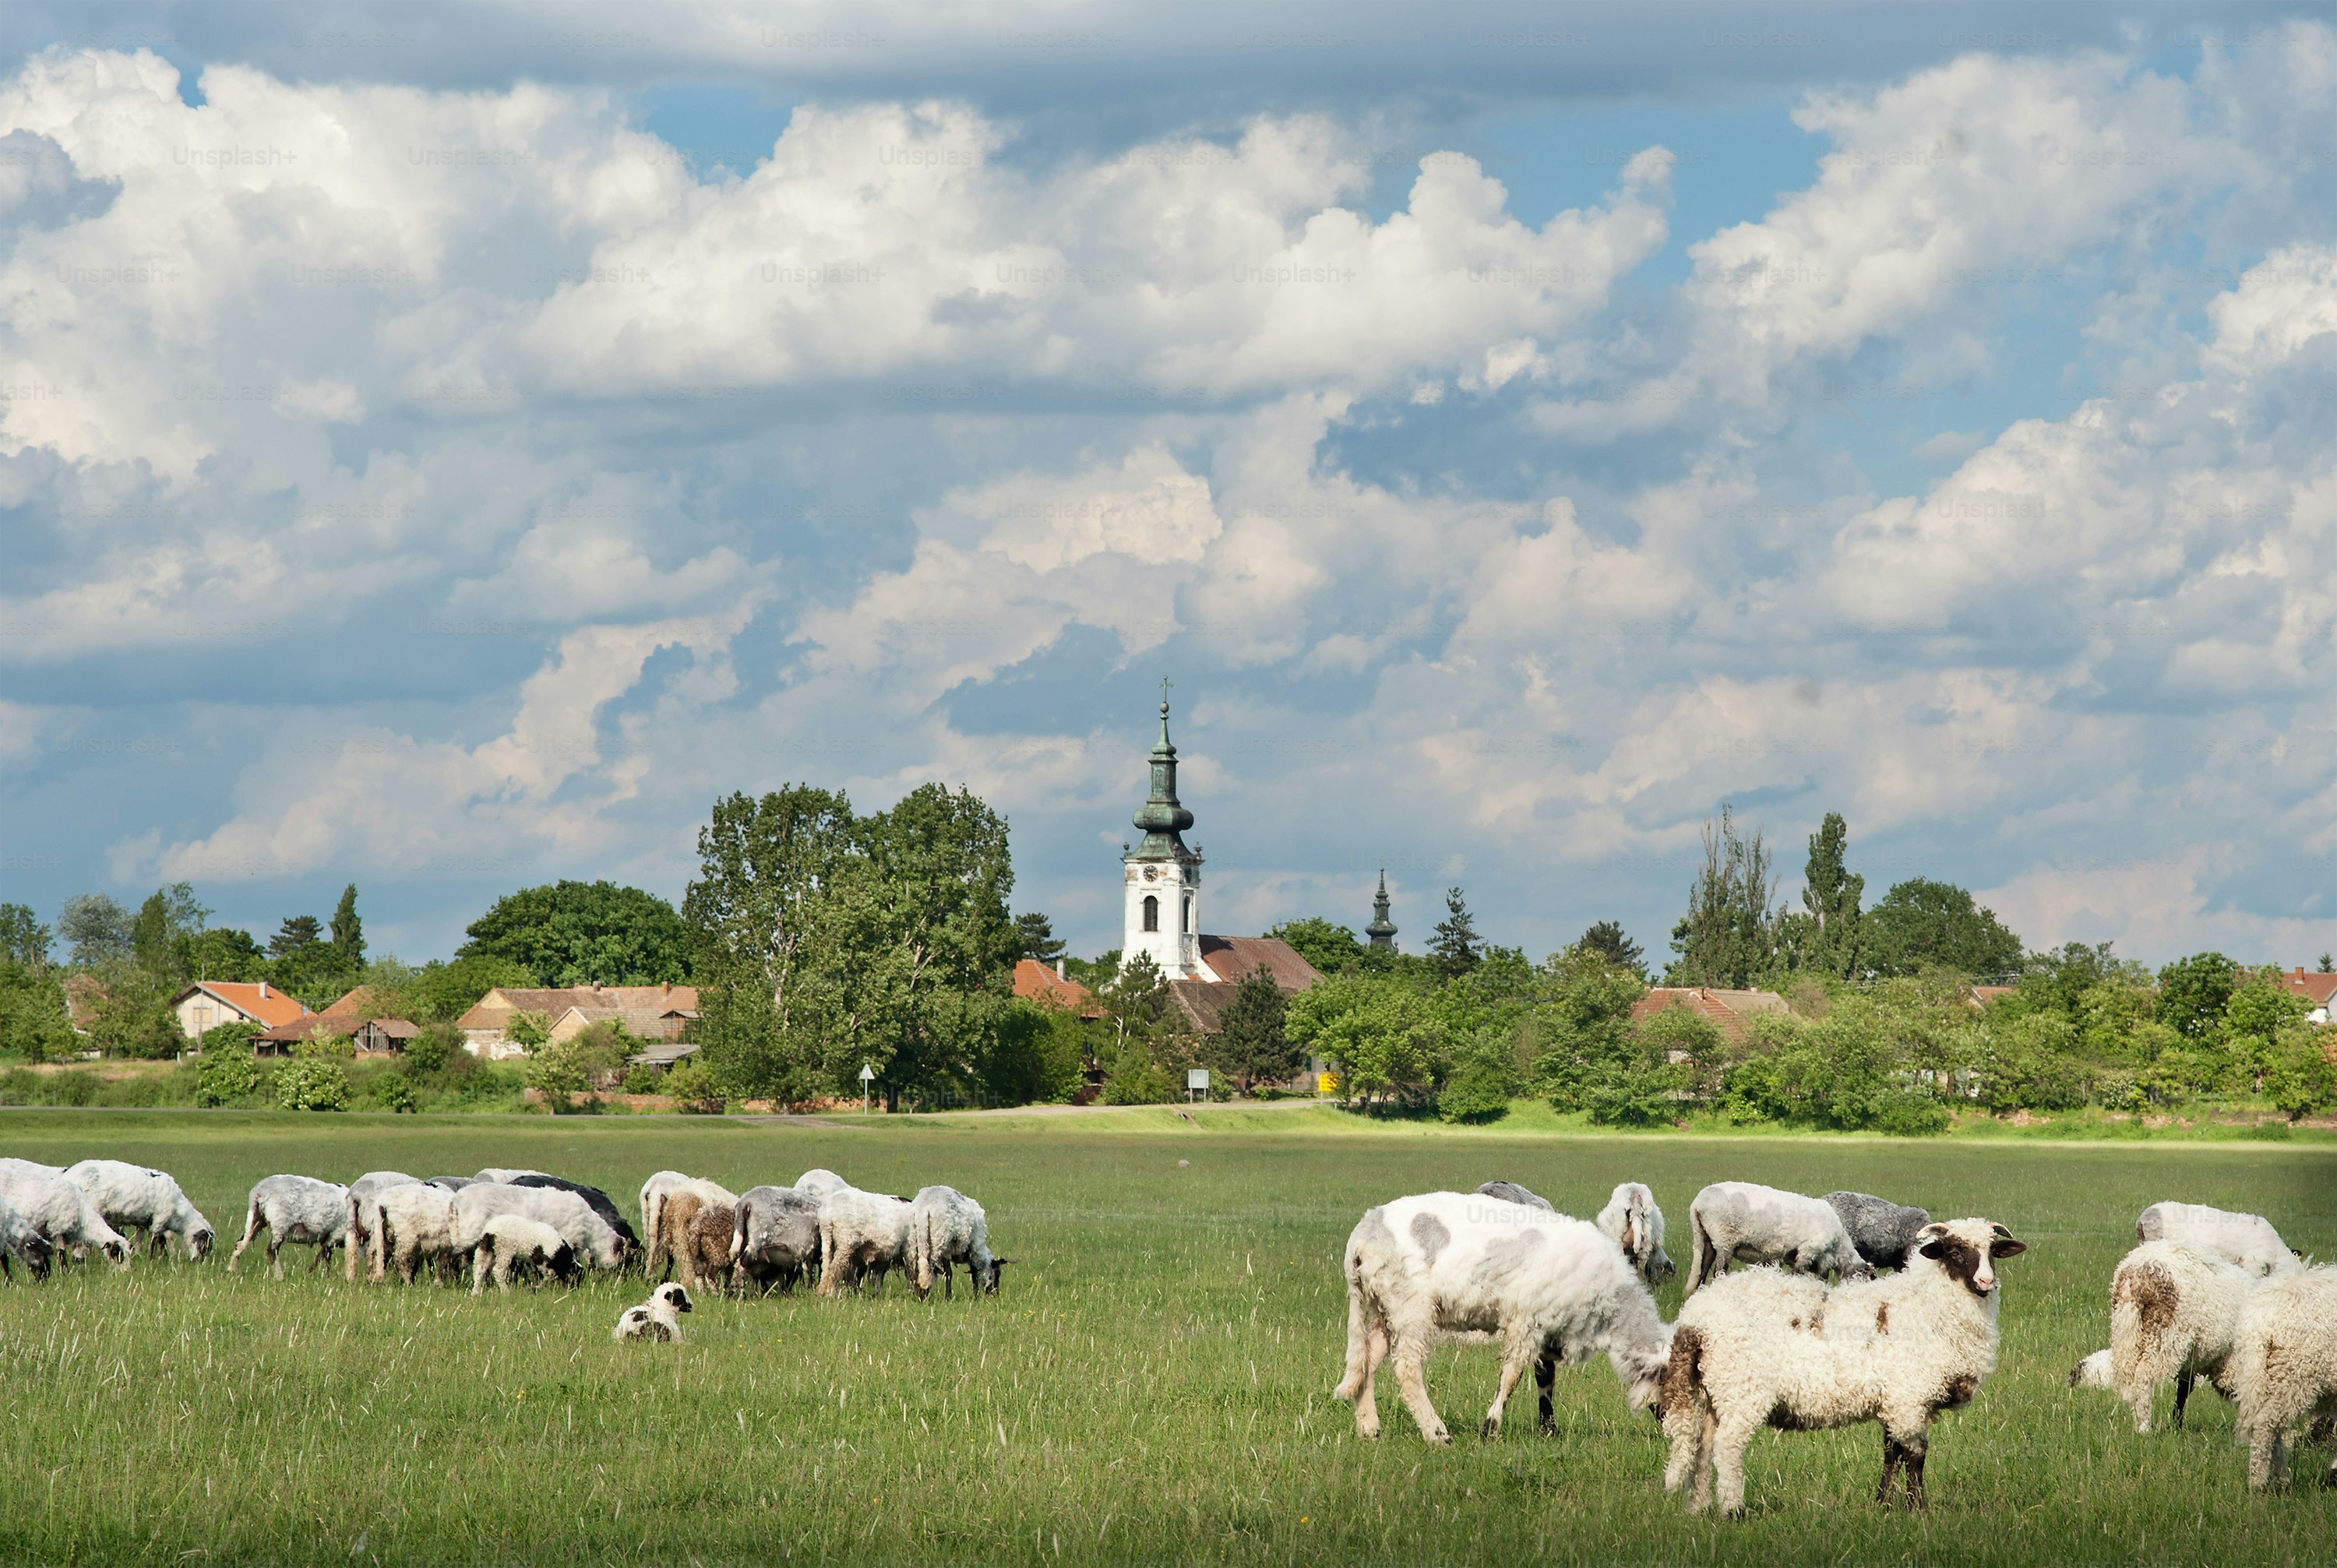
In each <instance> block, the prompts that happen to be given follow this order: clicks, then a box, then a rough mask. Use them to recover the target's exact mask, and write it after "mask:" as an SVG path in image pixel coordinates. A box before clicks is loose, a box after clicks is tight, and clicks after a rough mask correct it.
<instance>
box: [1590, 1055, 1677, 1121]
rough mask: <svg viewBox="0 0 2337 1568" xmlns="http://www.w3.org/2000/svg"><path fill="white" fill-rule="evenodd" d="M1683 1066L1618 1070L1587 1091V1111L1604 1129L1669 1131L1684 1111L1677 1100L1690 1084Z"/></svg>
mask: <svg viewBox="0 0 2337 1568" xmlns="http://www.w3.org/2000/svg"><path fill="white" fill-rule="evenodd" d="M1686 1082H1687V1069H1686V1067H1685V1066H1683V1065H1676V1064H1674V1063H1668V1062H1667V1063H1664V1064H1663V1065H1662V1066H1659V1067H1657V1066H1638V1067H1625V1068H1619V1069H1617V1070H1614V1071H1611V1072H1609V1073H1602V1074H1601V1075H1599V1077H1597V1078H1595V1079H1593V1080H1592V1081H1591V1082H1590V1083H1589V1085H1588V1086H1587V1087H1586V1088H1585V1089H1584V1091H1583V1095H1582V1101H1583V1105H1584V1108H1585V1109H1587V1110H1588V1111H1589V1112H1590V1120H1591V1121H1592V1122H1594V1123H1596V1124H1597V1125H1599V1126H1601V1127H1668V1126H1670V1125H1671V1123H1672V1122H1673V1120H1674V1119H1675V1118H1677V1116H1678V1115H1679V1114H1680V1113H1681V1111H1682V1110H1683V1109H1684V1108H1683V1106H1682V1105H1681V1103H1680V1102H1679V1100H1678V1099H1677V1097H1676V1096H1677V1093H1678V1091H1679V1089H1680V1087H1681V1085H1682V1084H1684V1083H1686Z"/></svg>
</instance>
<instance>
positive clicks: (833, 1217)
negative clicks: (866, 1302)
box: [819, 1187, 914, 1296]
mask: <svg viewBox="0 0 2337 1568" xmlns="http://www.w3.org/2000/svg"><path fill="white" fill-rule="evenodd" d="M913 1211H914V1210H913V1209H912V1206H911V1205H910V1204H908V1203H907V1202H905V1201H903V1200H901V1199H898V1198H895V1197H893V1196H892V1195H891V1194H889V1193H885V1192H863V1191H860V1190H859V1189H858V1188H856V1187H840V1188H835V1189H832V1190H830V1191H826V1192H823V1193H822V1194H820V1199H819V1255H820V1275H819V1293H820V1294H821V1295H823V1296H833V1295H835V1294H836V1292H837V1291H838V1290H840V1289H843V1288H844V1287H845V1286H846V1285H862V1284H864V1279H863V1276H864V1275H865V1273H866V1272H867V1271H868V1270H870V1269H874V1270H875V1273H876V1289H877V1291H878V1293H879V1294H882V1293H883V1291H884V1289H885V1275H886V1274H887V1273H889V1272H891V1271H892V1270H893V1269H905V1268H907V1267H908V1263H909V1217H910V1215H911V1213H912V1212H913Z"/></svg>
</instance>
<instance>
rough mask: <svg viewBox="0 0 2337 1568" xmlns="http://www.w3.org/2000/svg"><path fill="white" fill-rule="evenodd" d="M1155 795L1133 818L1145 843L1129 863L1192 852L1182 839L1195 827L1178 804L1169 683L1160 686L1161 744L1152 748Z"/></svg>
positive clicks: (1184, 856)
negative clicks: (1171, 736)
mask: <svg viewBox="0 0 2337 1568" xmlns="http://www.w3.org/2000/svg"><path fill="white" fill-rule="evenodd" d="M1151 761H1152V792H1151V793H1150V794H1149V795H1147V796H1146V797H1145V798H1144V804H1143V805H1142V806H1140V807H1139V808H1138V809H1137V812H1136V816H1135V818H1133V820H1134V821H1135V823H1136V825H1137V826H1138V827H1139V828H1143V829H1144V841H1143V842H1142V843H1140V844H1139V845H1137V847H1136V848H1135V849H1133V850H1132V851H1130V852H1129V855H1128V856H1127V858H1129V859H1130V860H1183V859H1188V858H1191V857H1192V855H1193V851H1191V850H1190V849H1188V848H1186V847H1185V840H1184V839H1183V838H1181V837H1179V835H1181V834H1182V833H1183V832H1184V830H1185V829H1186V828H1190V827H1191V826H1192V825H1193V814H1192V813H1191V812H1190V811H1188V810H1186V809H1185V808H1183V807H1182V806H1180V805H1178V803H1177V748H1176V747H1175V746H1174V745H1173V744H1172V743H1170V741H1169V740H1168V681H1162V682H1160V740H1159V744H1158V745H1156V746H1154V747H1153V748H1152V759H1151Z"/></svg>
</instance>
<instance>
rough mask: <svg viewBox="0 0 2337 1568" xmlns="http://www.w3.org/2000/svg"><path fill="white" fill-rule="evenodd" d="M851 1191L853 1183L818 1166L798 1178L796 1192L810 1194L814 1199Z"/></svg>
mask: <svg viewBox="0 0 2337 1568" xmlns="http://www.w3.org/2000/svg"><path fill="white" fill-rule="evenodd" d="M851 1190H852V1183H851V1182H849V1181H846V1180H845V1179H844V1178H843V1177H841V1176H838V1175H837V1174H836V1172H835V1171H824V1170H822V1169H820V1167H818V1166H816V1165H815V1166H813V1167H812V1168H811V1169H810V1170H808V1171H805V1172H804V1173H803V1174H802V1175H800V1176H798V1177H797V1178H796V1191H798V1192H805V1193H808V1194H810V1195H811V1196H812V1197H814V1198H818V1197H821V1196H823V1195H825V1194H826V1193H829V1192H848V1191H851Z"/></svg>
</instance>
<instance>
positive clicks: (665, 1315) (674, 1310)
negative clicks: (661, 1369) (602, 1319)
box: [610, 1283, 693, 1344]
mask: <svg viewBox="0 0 2337 1568" xmlns="http://www.w3.org/2000/svg"><path fill="white" fill-rule="evenodd" d="M691 1310H693V1308H691V1306H690V1302H689V1291H688V1290H686V1289H683V1288H682V1287H681V1286H680V1285H679V1284H674V1283H667V1284H664V1285H660V1286H659V1287H658V1288H657V1289H655V1290H652V1291H650V1299H648V1300H647V1301H644V1302H642V1303H641V1304H640V1306H638V1307H628V1308H625V1310H624V1311H623V1312H622V1313H621V1315H619V1317H618V1318H617V1327H616V1329H615V1331H614V1332H613V1333H611V1335H610V1338H612V1339H614V1340H616V1341H617V1342H618V1343H619V1344H623V1343H624V1342H625V1341H626V1340H628V1339H646V1340H650V1341H652V1342H656V1343H664V1344H671V1343H674V1342H676V1341H678V1340H680V1338H681V1317H680V1315H681V1314H682V1313H684V1312H688V1311H691Z"/></svg>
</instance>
